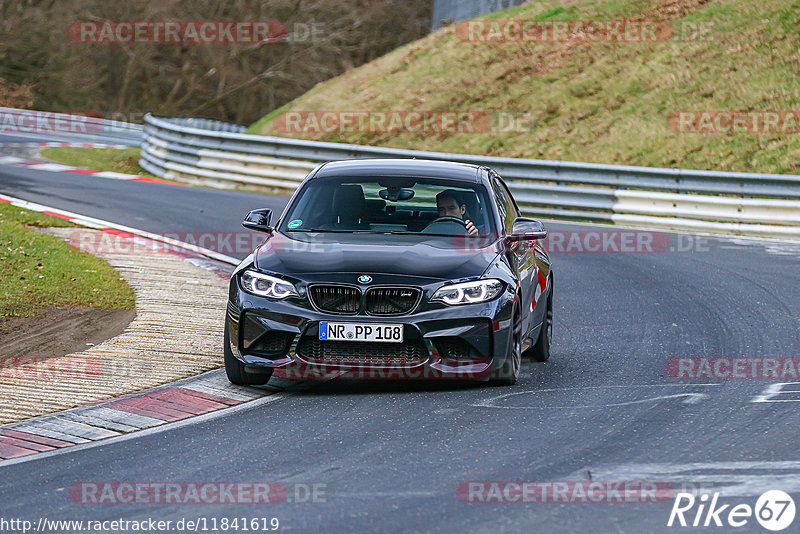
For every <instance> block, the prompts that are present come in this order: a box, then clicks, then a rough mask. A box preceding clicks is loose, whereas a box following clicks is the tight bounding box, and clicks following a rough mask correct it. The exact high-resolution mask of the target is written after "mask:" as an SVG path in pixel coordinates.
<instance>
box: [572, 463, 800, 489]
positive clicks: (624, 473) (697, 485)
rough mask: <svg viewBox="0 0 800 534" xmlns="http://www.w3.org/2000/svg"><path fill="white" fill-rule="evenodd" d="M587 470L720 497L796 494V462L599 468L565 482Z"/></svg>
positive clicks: (799, 471) (799, 468)
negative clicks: (714, 494)
mask: <svg viewBox="0 0 800 534" xmlns="http://www.w3.org/2000/svg"><path fill="white" fill-rule="evenodd" d="M587 471H589V472H591V475H592V480H618V481H624V480H639V481H644V480H647V481H654V482H655V481H658V482H669V483H670V484H672V486H673V488H674V489H675V490H676V491H681V490H682V489H681V488H689V489H691V488H694V489H700V490H701V491H702V492H706V493H713V492H719V493H720V494H721V495H722V496H723V497H755V496H758V495H761V494H762V493H764V492H765V491H769V490H774V489H779V490H782V491H785V492H787V493H798V492H800V461H776V462H769V461H765V462H756V461H747V462H696V463H687V464H667V463H652V464H620V465H600V466H588V467H586V468H583V469H580V470H578V471H575V472H574V473H572V474H571V475H570V476H569V479H570V480H585V479H586V473H587Z"/></svg>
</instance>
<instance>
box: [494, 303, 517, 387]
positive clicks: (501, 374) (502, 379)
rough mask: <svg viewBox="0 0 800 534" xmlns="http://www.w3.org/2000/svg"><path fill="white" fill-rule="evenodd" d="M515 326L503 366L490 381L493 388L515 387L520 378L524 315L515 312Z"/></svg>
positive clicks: (512, 329)
mask: <svg viewBox="0 0 800 534" xmlns="http://www.w3.org/2000/svg"><path fill="white" fill-rule="evenodd" d="M513 317H514V320H513V323H512V324H513V326H512V328H511V342H510V344H509V345H510V346H509V348H508V354H507V355H506V359H505V361H504V362H503V366H502V367H500V369H497V370H496V371H495V374H494V376H493V377H492V378H491V379H490V380H489V384H490V385H492V386H513V385H514V384H516V383H517V379H518V378H519V371H520V368H521V367H522V314H521V313H519V310H518V309H515V310H514V315H513Z"/></svg>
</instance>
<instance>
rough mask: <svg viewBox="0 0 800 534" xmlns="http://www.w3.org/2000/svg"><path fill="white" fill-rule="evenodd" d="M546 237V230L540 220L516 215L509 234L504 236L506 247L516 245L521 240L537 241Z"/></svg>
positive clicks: (521, 241)
mask: <svg viewBox="0 0 800 534" xmlns="http://www.w3.org/2000/svg"><path fill="white" fill-rule="evenodd" d="M546 237H547V230H545V229H544V226H543V225H542V223H541V222H539V221H537V220H536V219H529V218H527V217H517V218H516V219H514V225H513V226H512V230H511V234H509V235H507V236H506V239H505V244H506V247H508V248H512V247H517V246H518V244H520V243H523V242H530V241H537V240H539V239H544V238H546Z"/></svg>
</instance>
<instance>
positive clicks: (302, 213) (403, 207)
mask: <svg viewBox="0 0 800 534" xmlns="http://www.w3.org/2000/svg"><path fill="white" fill-rule="evenodd" d="M490 198H491V197H490V194H489V192H488V191H487V190H486V188H485V187H484V186H483V185H481V184H470V183H465V182H462V181H452V180H445V179H440V178H427V177H353V178H348V177H335V178H319V179H314V180H311V181H309V182H307V183H306V184H305V185H304V186H303V188H302V189H301V190H300V191H299V192H298V195H297V197H296V198H295V200H294V201H293V202H292V205H291V206H290V207H289V208H288V209H287V212H286V215H285V216H284V217H283V219H282V221H281V225H280V226H279V230H280V231H286V232H304V231H305V232H312V231H319V232H374V233H390V234H391V233H406V234H409V233H410V234H413V233H420V234H422V233H424V234H431V235H447V236H453V235H463V234H465V233H466V232H467V230H466V222H467V221H469V222H471V223H472V224H474V226H475V228H476V229H477V231H478V234H479V235H487V234H490V233H492V234H494V233H496V228H495V224H494V221H493V218H492V210H491V209H489V202H490V201H489V199H490ZM445 205H449V206H450V208H451V209H449V210H448V209H444V206H445ZM443 217H444V220H440V219H442V218H443ZM459 219H460V220H461V221H463V224H462V223H459Z"/></svg>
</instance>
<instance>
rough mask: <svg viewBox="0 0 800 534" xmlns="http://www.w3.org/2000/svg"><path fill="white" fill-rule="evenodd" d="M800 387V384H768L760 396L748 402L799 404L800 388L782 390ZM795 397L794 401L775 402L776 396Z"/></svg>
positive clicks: (782, 400) (784, 399) (781, 400)
mask: <svg viewBox="0 0 800 534" xmlns="http://www.w3.org/2000/svg"><path fill="white" fill-rule="evenodd" d="M793 385H796V386H800V382H778V383H776V384H770V385H768V386H767V387H766V388H764V390H763V391H762V392H761V395H758V396H757V397H754V398H753V400H751V401H750V402H800V388H797V389H784V387H785V386H793ZM791 394H794V395H797V396H798V397H797V398H796V399H786V398H783V399H780V400H776V397H778V395H791Z"/></svg>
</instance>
